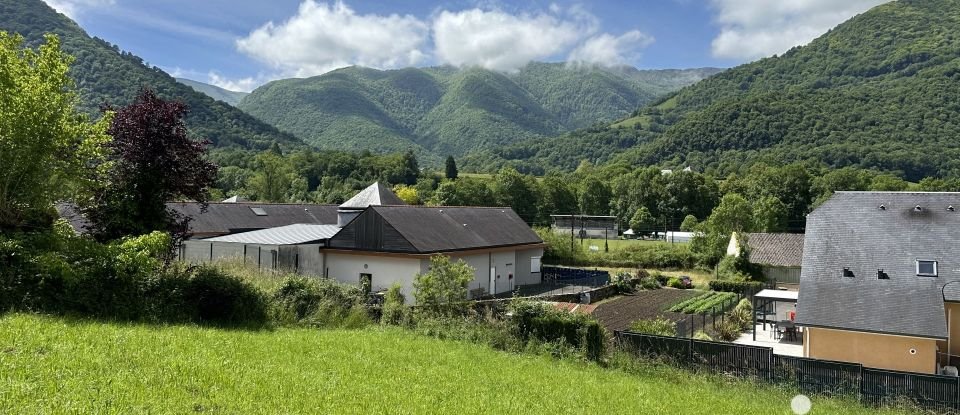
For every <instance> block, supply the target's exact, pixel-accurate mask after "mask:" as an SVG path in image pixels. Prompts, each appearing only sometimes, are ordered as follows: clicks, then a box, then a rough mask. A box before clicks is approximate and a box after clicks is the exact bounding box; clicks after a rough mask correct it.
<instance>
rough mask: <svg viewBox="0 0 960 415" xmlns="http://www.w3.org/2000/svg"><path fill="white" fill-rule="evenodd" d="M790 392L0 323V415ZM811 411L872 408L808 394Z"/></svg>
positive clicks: (615, 409) (335, 337)
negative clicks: (810, 397) (811, 400)
mask: <svg viewBox="0 0 960 415" xmlns="http://www.w3.org/2000/svg"><path fill="white" fill-rule="evenodd" d="M791 397H792V394H791V393H789V392H786V391H780V390H776V389H773V388H769V387H758V386H755V385H752V384H748V383H744V382H730V381H722V380H721V379H720V378H715V377H705V376H695V375H692V374H690V373H687V372H681V371H677V370H673V369H667V368H664V367H658V366H649V367H646V368H645V369H642V370H640V371H639V372H638V373H635V374H627V373H625V372H622V371H615V370H604V369H601V368H599V367H596V366H593V365H588V364H578V363H570V362H565V361H556V360H552V359H550V358H546V357H533V356H520V355H512V354H507V353H500V352H494V351H492V350H490V349H488V348H486V347H483V346H479V345H473V344H462V343H456V342H450V341H442V340H436V339H432V338H425V337H421V336H418V335H415V334H412V333H409V332H405V331H402V330H400V329H379V328H370V329H365V330H356V331H344V330H331V331H316V330H305V329H299V330H294V329H280V330H276V331H259V332H249V331H229V330H219V329H207V328H196V327H187V326H170V327H160V326H142V325H128V324H105V323H96V322H84V321H79V322H78V321H68V320H62V319H57V318H45V317H37V316H30V315H8V316H5V317H3V318H2V319H0V413H11V414H12V413H231V414H233V413H244V414H254V413H461V414H462V413H544V414H547V413H550V414H553V413H636V414H668V413H669V414H675V413H712V414H740V413H758V414H759V413H763V414H778V413H779V414H790V413H792V412H791V410H790V406H789V400H790V398H791ZM811 413H812V414H825V413H845V414H859V413H863V414H867V413H875V412H874V411H872V410H867V409H864V408H861V407H859V406H857V405H856V404H854V403H850V402H846V401H836V400H821V399H815V400H814V406H813V411H812V412H811Z"/></svg>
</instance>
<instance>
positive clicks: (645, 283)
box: [638, 277, 660, 290]
mask: <svg viewBox="0 0 960 415" xmlns="http://www.w3.org/2000/svg"><path fill="white" fill-rule="evenodd" d="M638 286H639V287H640V289H642V290H658V289H660V283H659V282H658V281H657V280H656V279H655V278H653V277H643V278H641V279H640V283H639V284H638Z"/></svg>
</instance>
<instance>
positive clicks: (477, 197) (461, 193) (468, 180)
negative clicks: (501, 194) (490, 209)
mask: <svg viewBox="0 0 960 415" xmlns="http://www.w3.org/2000/svg"><path fill="white" fill-rule="evenodd" d="M493 203H495V201H494V197H493V192H491V191H490V188H489V187H487V184H486V183H485V182H484V181H483V180H480V179H475V178H472V177H464V178H462V179H457V181H450V180H446V181H444V182H443V183H440V185H439V186H437V191H435V192H434V193H433V199H432V200H431V201H430V204H431V205H434V206H490V205H491V204H493Z"/></svg>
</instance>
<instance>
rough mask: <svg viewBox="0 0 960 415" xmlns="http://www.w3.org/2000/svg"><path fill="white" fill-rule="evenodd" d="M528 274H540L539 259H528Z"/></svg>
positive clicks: (536, 257)
mask: <svg viewBox="0 0 960 415" xmlns="http://www.w3.org/2000/svg"><path fill="white" fill-rule="evenodd" d="M530 272H531V273H534V274H536V273H539V272H540V257H538V256H535V257H530Z"/></svg>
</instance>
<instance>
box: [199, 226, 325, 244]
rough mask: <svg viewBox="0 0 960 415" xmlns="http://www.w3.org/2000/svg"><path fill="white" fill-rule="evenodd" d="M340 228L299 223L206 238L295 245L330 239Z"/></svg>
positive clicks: (212, 240) (209, 239)
mask: <svg viewBox="0 0 960 415" xmlns="http://www.w3.org/2000/svg"><path fill="white" fill-rule="evenodd" d="M339 230H340V227H338V226H337V225H313V224H303V223H298V224H294V225H287V226H279V227H276V228H270V229H261V230H258V231H250V232H241V233H235V234H231V235H224V236H218V237H215V238H208V239H204V240H205V241H210V242H236V243H244V244H258V245H294V244H305V243H310V242H319V241H324V240H327V239H330V237H332V236H333V235H336V234H337V232H338V231H339Z"/></svg>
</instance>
